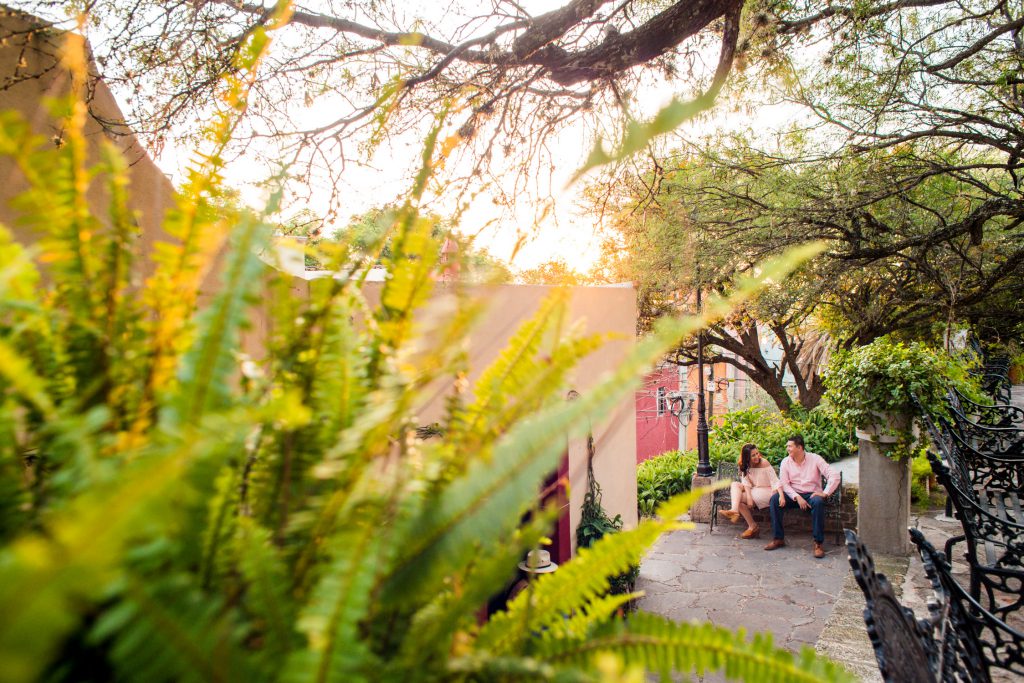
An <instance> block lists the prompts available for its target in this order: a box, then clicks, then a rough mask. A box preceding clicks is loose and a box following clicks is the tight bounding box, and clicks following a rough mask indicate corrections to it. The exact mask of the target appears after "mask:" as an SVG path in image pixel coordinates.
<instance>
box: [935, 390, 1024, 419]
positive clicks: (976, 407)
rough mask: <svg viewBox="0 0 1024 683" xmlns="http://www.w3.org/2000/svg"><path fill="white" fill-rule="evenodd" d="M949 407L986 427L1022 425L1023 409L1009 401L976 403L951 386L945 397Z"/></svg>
mask: <svg viewBox="0 0 1024 683" xmlns="http://www.w3.org/2000/svg"><path fill="white" fill-rule="evenodd" d="M947 402H948V403H949V406H950V408H952V409H954V410H956V411H957V412H959V413H961V414H963V415H965V416H967V417H969V418H971V417H973V418H974V420H973V421H975V422H977V423H978V424H982V425H985V426H986V427H1017V428H1022V427H1024V410H1022V409H1021V408H1018V407H1017V406H1015V405H1010V404H1009V403H993V404H992V405H984V404H981V403H976V402H975V401H972V400H971V399H970V398H968V397H966V396H964V395H963V394H961V393H960V391H959V390H958V389H957V388H956V387H953V388H952V389H950V390H949V396H948V398H947Z"/></svg>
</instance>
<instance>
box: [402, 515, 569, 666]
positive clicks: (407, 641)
mask: <svg viewBox="0 0 1024 683" xmlns="http://www.w3.org/2000/svg"><path fill="white" fill-rule="evenodd" d="M558 512H559V511H558V510H556V509H554V508H553V507H552V509H549V510H545V511H542V512H539V514H537V515H536V516H535V517H534V518H533V519H532V520H531V521H530V522H529V523H528V524H527V525H525V526H524V527H522V528H521V529H518V530H517V531H516V533H515V534H514V535H513V536H512V537H511V538H509V539H497V538H495V539H488V540H487V541H486V542H481V543H480V544H479V545H478V546H477V547H476V548H470V549H467V551H468V552H469V554H470V555H471V557H472V559H471V560H470V563H469V565H468V566H467V567H466V569H465V571H464V572H462V573H461V574H460V575H458V576H457V577H456V578H455V579H453V581H452V582H451V587H449V588H447V589H446V590H444V591H442V592H441V593H440V594H439V595H438V596H437V597H434V598H431V599H429V600H428V601H427V602H426V603H425V604H424V605H423V606H422V607H421V608H420V609H419V610H418V611H417V612H416V613H415V614H414V615H413V617H412V620H411V623H410V625H409V629H408V632H407V633H406V634H405V637H404V638H403V641H402V648H401V651H400V652H399V654H398V656H397V657H395V658H394V659H393V661H392V662H391V664H390V668H392V669H396V670H398V671H399V672H400V671H402V670H407V671H409V672H410V673H412V672H414V671H415V670H416V669H418V668H421V667H422V666H423V665H424V662H428V661H430V662H435V663H439V662H445V661H447V660H448V659H449V658H451V657H452V656H456V655H459V654H461V653H462V652H463V651H464V650H465V649H466V647H467V646H466V644H465V642H466V641H467V640H468V635H469V634H471V633H474V632H475V631H476V620H477V614H478V611H479V609H480V606H481V605H486V604H487V603H488V601H489V600H490V599H492V598H494V597H495V593H496V592H498V591H497V589H498V588H499V587H504V586H507V585H508V584H509V581H510V579H512V578H513V577H514V576H515V572H516V563H517V562H518V561H519V560H521V559H522V558H523V556H524V555H525V554H526V552H527V551H528V550H530V549H531V548H536V547H538V546H539V545H540V542H541V539H542V538H544V536H546V535H547V534H548V533H550V528H551V524H552V523H553V522H554V521H555V519H556V518H557V515H558ZM420 599H421V600H422V599H423V597H422V596H421V598H420Z"/></svg>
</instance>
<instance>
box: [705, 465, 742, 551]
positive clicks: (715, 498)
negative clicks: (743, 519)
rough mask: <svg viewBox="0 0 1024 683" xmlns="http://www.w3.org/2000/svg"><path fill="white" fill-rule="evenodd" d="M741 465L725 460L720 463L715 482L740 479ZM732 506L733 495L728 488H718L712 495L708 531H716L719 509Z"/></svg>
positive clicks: (726, 508)
mask: <svg viewBox="0 0 1024 683" xmlns="http://www.w3.org/2000/svg"><path fill="white" fill-rule="evenodd" d="M739 480H740V467H739V465H737V464H736V463H734V462H730V461H726V460H723V461H722V462H720V463H718V472H717V474H716V475H715V482H716V483H717V482H722V481H729V482H734V481H739ZM731 507H732V495H731V494H730V492H729V489H728V488H723V489H718V490H717V491H715V493H714V495H712V496H711V521H710V523H709V524H708V533H714V532H715V522H716V521H718V511H719V510H728V509H730V508H731Z"/></svg>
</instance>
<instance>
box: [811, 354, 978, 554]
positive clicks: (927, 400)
mask: <svg viewBox="0 0 1024 683" xmlns="http://www.w3.org/2000/svg"><path fill="white" fill-rule="evenodd" d="M824 381H825V386H826V394H825V395H826V398H827V399H828V401H829V403H830V404H831V407H832V410H833V411H834V412H835V414H836V416H837V417H838V418H839V420H840V421H842V422H844V423H845V424H847V425H849V426H850V427H851V428H855V429H856V430H857V437H858V439H859V448H858V452H859V455H860V460H859V470H860V471H859V482H860V496H859V498H858V501H859V505H858V513H857V526H858V533H859V534H860V536H861V537H862V538H865V539H866V540H865V542H866V543H869V544H870V545H871V547H872V548H877V549H878V552H883V553H893V554H905V553H907V552H908V551H909V543H908V540H907V533H906V528H907V524H908V523H909V517H910V482H911V476H910V459H911V457H912V455H913V449H914V444H915V443H916V441H917V426H916V422H917V419H918V416H919V409H918V405H917V404H916V403H915V402H914V398H915V397H916V399H917V401H918V402H919V403H920V405H921V406H922V407H923V408H924V410H926V411H927V412H928V413H930V414H931V415H933V416H941V415H944V414H945V412H946V410H947V408H946V402H945V398H946V393H947V391H948V390H949V388H950V387H951V386H955V387H957V388H958V389H960V390H961V391H964V392H965V393H967V394H969V395H976V389H975V388H974V387H973V386H972V381H971V380H970V378H969V375H968V372H967V366H966V365H965V364H964V363H963V361H961V360H958V359H956V358H954V357H952V356H950V355H948V354H946V353H945V352H944V351H940V350H937V349H934V348H931V347H929V346H927V345H925V344H922V343H918V342H914V343H903V342H899V341H897V340H895V339H892V338H891V337H881V338H879V339H876V340H875V341H874V342H872V343H871V344H868V345H866V346H861V347H858V348H855V349H851V350H848V351H841V352H839V353H836V354H835V355H834V356H833V357H832V360H831V362H830V364H829V367H828V369H827V371H826V372H825V376H824Z"/></svg>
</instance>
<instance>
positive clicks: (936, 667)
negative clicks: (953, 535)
mask: <svg viewBox="0 0 1024 683" xmlns="http://www.w3.org/2000/svg"><path fill="white" fill-rule="evenodd" d="M910 537H911V540H912V541H913V542H914V544H915V545H916V546H917V549H918V552H919V553H920V554H921V560H922V563H923V565H924V570H925V574H926V575H927V576H928V580H929V581H930V582H931V585H932V590H933V595H932V597H931V599H930V600H929V601H928V616H927V617H925V618H917V617H916V616H915V615H914V613H913V611H911V610H910V609H908V608H907V607H904V606H903V604H902V603H900V601H899V599H898V598H897V597H896V595H895V592H894V591H893V588H892V585H891V584H890V582H889V580H888V579H887V578H886V577H885V576H884V575H882V574H879V573H878V572H876V571H875V564H874V560H873V559H872V557H871V553H870V552H869V551H868V550H867V548H865V547H864V544H863V543H861V542H860V539H858V538H857V535H856V534H855V533H853V532H852V531H849V530H847V532H846V547H847V550H848V551H849V554H850V566H851V568H852V569H853V574H854V577H855V578H856V580H857V584H858V585H859V586H860V588H861V590H862V591H863V592H864V598H865V602H866V607H865V610H864V622H865V624H866V625H867V631H868V637H869V638H870V639H871V644H872V646H873V647H874V650H875V659H876V661H877V662H878V668H879V671H880V672H881V674H882V678H883V679H884V680H885V681H886V682H887V683H904V682H913V683H917V682H918V681H930V682H937V681H943V682H946V681H963V682H970V683H990V681H991V680H992V679H991V675H990V671H991V670H992V669H1004V670H1007V671H1010V672H1012V673H1015V674H1020V673H1024V659H1022V653H1021V647H1022V645H1024V634H1022V633H1020V632H1019V631H1017V630H1015V629H1014V628H1012V627H1010V626H1009V625H1007V624H1006V623H1005V622H1004V621H1002V620H1001V619H999V618H998V617H996V616H995V615H993V614H992V613H990V612H989V611H987V610H986V609H985V608H984V607H983V606H982V605H980V604H979V603H978V602H977V601H976V600H974V599H973V598H972V597H971V596H970V595H969V594H968V593H967V591H965V590H964V588H963V587H962V586H960V584H959V583H957V581H956V579H955V578H954V577H953V575H952V573H951V569H950V566H949V563H948V562H947V561H946V558H945V556H944V555H942V554H941V553H939V552H938V551H937V550H935V548H934V547H932V545H931V544H930V543H929V542H928V541H927V540H925V538H924V535H923V534H922V533H921V532H920V531H919V530H918V529H910Z"/></svg>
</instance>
